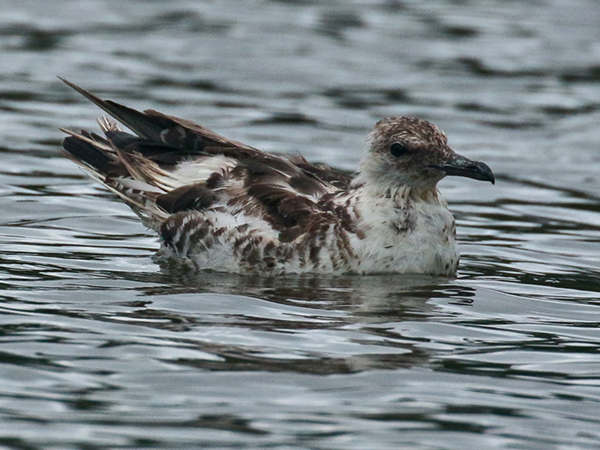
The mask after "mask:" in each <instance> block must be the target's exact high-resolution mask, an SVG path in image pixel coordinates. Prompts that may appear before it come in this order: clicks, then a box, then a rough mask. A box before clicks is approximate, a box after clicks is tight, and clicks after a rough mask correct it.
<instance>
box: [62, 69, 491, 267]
mask: <svg viewBox="0 0 600 450" xmlns="http://www.w3.org/2000/svg"><path fill="white" fill-rule="evenodd" d="M59 78H60V77H59ZM60 79H61V80H62V81H63V82H64V83H66V84H67V85H68V86H70V87H71V88H73V89H75V90H76V91H77V92H79V93H80V94H82V95H83V96H84V97H86V98H87V99H88V100H90V101H91V102H93V103H94V104H96V105H97V106H98V107H100V108H101V109H102V110H104V112H106V113H107V114H108V115H109V116H111V118H109V117H107V116H104V117H102V118H100V119H98V123H99V125H100V128H101V130H102V132H103V135H100V134H97V133H94V132H90V131H86V130H81V131H71V130H67V129H64V128H61V131H63V132H65V133H66V134H67V136H66V138H65V139H64V141H63V149H64V153H65V155H66V156H67V157H69V158H70V159H71V160H73V161H74V162H75V163H76V164H78V165H79V166H81V167H83V168H84V169H85V171H86V172H87V173H88V174H89V175H90V176H91V177H92V178H94V179H95V180H97V181H98V182H100V183H101V184H102V185H104V186H105V187H106V188H107V189H108V190H110V191H112V192H113V193H115V194H116V195H117V196H118V197H120V198H121V199H122V200H123V201H124V202H125V203H126V204H127V205H129V207H131V209H132V210H133V211H134V212H135V213H136V214H137V215H138V216H139V217H140V218H141V220H142V222H143V224H144V225H145V226H147V227H148V228H150V229H152V230H154V231H155V232H156V233H157V234H158V236H159V238H160V242H161V246H160V249H159V250H158V252H157V256H158V258H159V259H164V260H172V261H175V262H177V263H180V264H181V265H182V266H189V267H191V268H192V269H194V270H208V271H219V272H231V273H237V274H253V275H266V276H267V275H283V274H332V275H336V274H347V273H348V274H363V275H366V274H381V273H396V274H424V275H438V276H454V275H455V274H456V271H457V268H458V263H459V253H458V250H457V245H456V223H455V219H454V217H453V215H452V214H451V212H450V211H449V209H448V205H447V203H446V201H445V200H444V199H443V198H442V196H441V194H440V193H439V191H438V186H437V185H438V182H439V181H441V180H442V179H443V178H444V177H445V176H462V177H467V178H471V179H474V180H480V181H488V182H491V183H492V184H494V182H495V179H494V174H493V173H492V170H491V169H490V168H489V167H488V166H487V165H486V164H484V163H483V162H478V161H473V160H470V159H468V158H466V157H464V156H461V155H459V154H458V153H455V152H454V151H453V150H452V149H451V148H450V146H449V145H448V140H447V137H446V135H445V134H444V132H443V131H441V130H440V129H439V128H438V127H437V126H436V125H434V124H432V123H430V122H429V121H426V120H424V119H419V118H414V117H404V116H401V117H391V118H385V119H382V120H380V121H378V122H377V123H376V124H375V126H374V128H373V130H372V131H371V133H370V134H369V136H368V138H367V149H366V151H365V153H364V156H363V157H362V159H361V162H360V164H359V167H358V170H357V171H356V172H355V173H354V174H353V173H349V172H344V171H340V170H336V169H333V168H331V167H329V166H328V165H325V164H321V163H310V162H308V161H307V160H306V159H305V158H304V157H302V156H300V155H299V154H298V155H283V154H272V153H266V152H263V151H261V150H259V149H257V148H254V147H252V146H249V145H246V144H243V143H240V142H237V141H234V140H230V139H227V138H225V137H223V136H221V135H219V134H217V133H215V132H213V131H211V130H210V129H208V128H207V127H205V126H202V125H199V124H196V123H194V122H191V121H189V120H185V119H181V118H178V117H174V116H169V115H166V114H163V113H160V112H158V111H155V110H145V111H143V112H141V111H137V110H135V109H132V108H129V107H127V106H124V105H121V104H119V103H116V102H113V101H111V100H103V99H101V98H99V97H97V96H95V95H93V94H91V93H90V92H88V91H87V90H85V89H83V88H81V87H79V86H77V85H76V84H74V83H72V82H70V81H68V80H65V79H63V78H60ZM119 123H120V124H122V125H120V124H119ZM122 126H124V127H126V128H127V129H129V130H130V131H131V132H132V133H131V132H127V131H124V129H123V128H122Z"/></svg>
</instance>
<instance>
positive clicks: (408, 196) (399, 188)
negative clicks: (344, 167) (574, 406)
mask: <svg viewBox="0 0 600 450" xmlns="http://www.w3.org/2000/svg"><path fill="white" fill-rule="evenodd" d="M361 175H362V174H360V175H358V176H357V177H356V178H355V179H354V181H353V182H352V187H353V188H354V189H355V190H356V191H357V192H360V193H361V194H362V195H365V196H367V197H370V198H374V199H389V200H390V202H391V203H393V204H398V205H401V204H407V203H415V202H424V203H431V204H440V203H442V202H443V200H442V199H441V197H440V196H439V193H438V189H437V185H433V186H413V185H411V184H389V183H386V182H385V181H379V180H366V179H365V177H362V176H361Z"/></svg>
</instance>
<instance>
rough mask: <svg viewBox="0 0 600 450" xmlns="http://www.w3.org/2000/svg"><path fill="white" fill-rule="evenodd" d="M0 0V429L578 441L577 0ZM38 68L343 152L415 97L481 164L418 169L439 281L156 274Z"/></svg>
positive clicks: (596, 366)
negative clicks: (88, 168) (437, 249)
mask: <svg viewBox="0 0 600 450" xmlns="http://www.w3.org/2000/svg"><path fill="white" fill-rule="evenodd" d="M0 9H1V10H2V14H0V50H1V52H0V61H1V64H0V139H1V141H0V153H1V158H2V165H1V166H0V189H1V191H0V193H1V196H0V202H1V203H0V208H1V211H2V215H1V218H0V243H1V252H0V308H1V312H0V314H1V315H0V337H1V346H0V380H1V384H0V447H1V448H3V449H4V448H6V449H27V450H29V449H114V448H132V449H133V448H135V449H145V448H165V449H196V448H203V447H205V448H248V449H262V448H265V449H266V448H269V449H292V448H293V449H419V450H421V449H423V450H429V449H544V450H546V449H575V448H577V449H598V448H600V333H599V328H598V326H599V323H600V295H599V291H600V277H599V270H600V197H599V196H598V194H597V192H598V190H599V189H600V153H599V151H598V144H599V143H600V127H599V126H598V124H599V123H600V63H599V61H600V19H599V17H600V3H598V2H596V1H594V0H587V1H586V0H571V1H569V2H565V1H562V0H540V1H535V2H517V1H505V0H496V1H493V0H485V1H475V0H465V1H446V2H444V1H441V0H436V1H428V2H417V1H409V0H407V1H400V0H398V1H395V0H388V1H384V0H380V1H377V0H372V1H368V0H365V1H359V0H354V1H352V2H350V1H344V2H342V1H333V0H329V1H312V0H279V1H274V0H273V1H266V0H265V1H254V0H252V1H245V2H238V1H234V0H231V1H230V0H222V1H221V0H220V1H218V2H217V1H214V2H209V1H206V2H196V1H188V2H185V1H181V2H157V1H150V0H146V1H142V0H135V1H127V2H111V1H108V0H104V1H101V0H97V1H91V0H90V1H79V0H78V1H68V0H53V1H52V2H46V1H44V2H42V1H41V0H38V1H34V0H21V1H14V0H5V1H4V2H3V4H2V6H1V7H0ZM57 75H60V76H63V77H65V78H68V79H70V80H72V81H74V82H76V83H78V84H81V85H82V86H84V87H86V88H88V89H90V90H92V91H93V92H95V93H98V94H99V95H102V96H103V97H108V98H112V99H114V100H117V101H119V102H123V103H126V104H129V105H131V106H133V107H137V108H140V109H145V108H153V109H158V110H161V111H164V112H166V113H169V114H173V115H178V116H183V117H187V118H189V119H192V120H195V121H198V122H202V123H203V124H205V125H207V126H209V127H211V128H213V129H215V130H216V131H218V132H220V133H222V134H225V135H226V136H228V137H231V138H233V139H237V140H241V141H244V142H247V143H249V144H252V145H254V146H256V147H259V148H262V149H264V150H268V151H274V152H301V153H302V154H303V155H305V156H306V157H307V158H308V159H311V160H319V161H323V162H326V163H328V164H330V165H333V166H336V167H341V168H344V169H349V170H353V169H355V168H356V167H357V164H358V161H359V158H360V155H361V151H362V143H363V142H364V138H365V135H366V133H367V132H368V130H369V128H370V127H371V126H372V124H373V123H374V122H375V121H376V120H378V119H379V118H381V117H384V116H391V115H416V116H420V117H423V118H427V119H429V120H432V121H433V122H435V123H436V124H438V125H439V126H440V127H441V128H442V129H444V130H445V131H446V132H447V134H448V135H449V139H450V143H451V145H452V146H453V148H454V149H455V150H457V151H459V152H460V153H462V154H464V155H466V156H469V157H471V158H474V159H479V160H484V161H486V162H487V163H488V164H489V165H490V166H491V167H492V168H493V169H494V171H495V173H496V174H497V178H498V181H497V183H496V185H495V186H491V185H489V184H488V185H483V184H482V183H476V182H474V181H472V180H467V179H448V180H444V181H443V182H442V183H441V184H440V188H441V190H442V192H443V194H444V196H445V197H446V198H447V199H448V201H449V203H450V204H451V209H452V211H453V212H454V214H455V216H456V217H457V220H458V225H459V240H460V244H461V252H462V255H463V257H462V262H461V266H460V270H459V273H458V276H457V277H456V278H454V279H447V278H431V277H415V276H397V275H388V276H365V277H359V276H348V277H301V278H300V277H280V278H276V279H271V278H247V277H240V276H232V275H227V274H214V273H199V274H194V273H180V272H178V271H177V270H174V269H172V268H169V267H160V266H159V265H158V264H156V263H155V262H154V261H153V255H154V253H155V251H156V249H157V248H158V244H157V240H156V238H155V236H154V235H153V234H152V233H150V232H148V231H147V230H146V229H145V228H144V227H143V226H142V225H141V224H140V223H139V222H138V220H137V218H136V217H135V215H134V214H133V213H132V212H131V211H130V210H129V209H128V208H127V207H125V206H124V205H122V204H121V203H120V202H119V201H118V200H117V199H116V198H115V197H114V196H113V195H111V194H109V193H107V192H105V191H104V190H102V189H101V188H99V187H98V186H97V185H96V184H94V182H93V181H91V180H89V179H88V178H86V177H85V176H84V175H83V174H82V173H81V172H80V171H79V170H78V169H77V168H76V167H75V166H74V164H72V163H71V162H69V161H68V160H67V159H66V158H64V157H63V156H61V154H60V153H59V148H60V141H61V132H60V131H59V130H58V129H57V128H58V127H70V128H78V127H87V128H91V127H95V123H94V120H95V118H96V117H97V116H99V115H100V112H99V111H98V110H97V109H96V108H95V107H94V106H93V105H91V104H89V103H88V102H86V101H85V100H84V99H82V98H80V97H79V96H78V95H77V94H76V93H75V92H73V91H71V90H69V89H68V88H67V87H66V86H65V85H63V84H62V83H60V81H58V79H57V78H56V76H57Z"/></svg>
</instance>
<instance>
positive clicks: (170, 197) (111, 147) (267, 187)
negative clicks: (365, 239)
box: [63, 80, 351, 236]
mask: <svg viewBox="0 0 600 450" xmlns="http://www.w3.org/2000/svg"><path fill="white" fill-rule="evenodd" d="M63 81H64V82H65V83H66V84H68V85H69V86H71V87H72V88H73V89H75V90H76V91H78V92H79V93H81V94H82V95H83V96H85V97H86V98H87V99H89V100H90V101H92V102H93V103H95V104H96V105H98V106H99V107H100V108H102V109H103V110H104V111H106V112H107V113H108V114H110V115H111V116H112V117H114V118H115V119H117V120H118V121H119V122H120V123H122V124H123V125H125V126H126V127H127V128H129V129H130V130H132V131H133V132H134V133H135V134H130V133H126V132H124V131H122V129H121V128H120V127H119V126H118V125H117V124H116V123H115V122H113V121H112V120H110V119H106V118H105V119H101V120H100V121H99V122H100V126H101V128H102V129H103V131H104V136H100V135H98V134H95V133H90V132H87V131H81V132H73V131H67V130H63V131H65V132H66V133H67V134H69V136H68V137H67V138H65V140H64V143H63V147H64V149H65V150H66V152H67V155H68V156H69V157H70V158H71V159H72V160H73V161H75V162H76V163H77V164H79V165H81V166H83V167H84V168H86V169H87V170H88V172H89V173H90V174H91V175H92V176H93V177H94V178H95V179H97V180H98V181H100V182H101V183H102V184H104V185H105V186H106V187H108V188H109V189H110V190H111V191H113V192H115V193H116V194H117V195H119V196H120V197H121V198H122V199H123V200H124V201H125V202H126V203H127V204H128V205H129V206H131V207H132V209H133V210H134V211H135V212H136V213H138V214H139V215H140V216H141V217H142V218H143V219H145V222H146V224H147V225H148V226H150V227H151V228H154V229H159V228H160V225H161V223H162V222H164V221H165V220H166V219H167V218H168V217H170V216H171V215H173V214H177V213H180V212H183V211H203V210H219V211H224V212H226V213H230V214H240V213H243V214H247V215H254V216H256V215H259V216H260V217H261V218H264V219H265V220H266V221H267V222H268V223H270V224H271V225H272V226H273V228H274V229H275V230H277V231H279V232H281V233H283V235H285V233H288V234H289V235H290V236H292V235H296V234H297V233H296V231H290V230H299V229H300V228H305V226H307V224H308V223H313V222H314V221H315V215H319V216H322V215H323V214H327V215H332V214H333V215H335V212H333V211H332V210H331V208H332V206H331V197H332V196H333V195H335V194H336V193H340V192H343V191H344V190H346V189H347V188H348V187H349V184H350V181H351V177H350V175H349V174H345V173H342V172H339V171H336V170H333V169H331V168H329V167H328V166H325V165H321V164H311V163H309V162H307V161H306V160H305V159H304V158H302V157H300V156H288V157H286V156H277V155H272V154H268V153H265V152H262V151H260V150H258V149H255V148H253V147H250V146H247V145H244V144H242V143H240V142H236V141H232V140H229V139H226V138H224V137H222V136H220V135H218V134H217V133H214V132H213V131H211V130H209V129H208V128H206V127H204V126H202V125H198V124H195V123H193V122H190V121H188V120H184V119H180V118H177V117H172V116H167V115H165V114H162V113H159V112H157V111H152V110H147V111H144V112H140V111H136V110H134V109H131V108H129V107H126V106H123V105H120V104H118V103H115V102H112V101H110V100H102V99H100V98H98V97H96V96H95V95H93V94H91V93H89V92H88V91H86V90H84V89H82V88H80V87H79V86H77V85H75V84H73V83H71V82H69V81H67V80H63ZM327 205H329V206H327ZM290 233H291V234H290Z"/></svg>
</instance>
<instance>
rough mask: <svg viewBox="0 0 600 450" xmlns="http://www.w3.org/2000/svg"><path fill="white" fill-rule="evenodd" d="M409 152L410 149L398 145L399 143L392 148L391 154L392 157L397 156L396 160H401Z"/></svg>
mask: <svg viewBox="0 0 600 450" xmlns="http://www.w3.org/2000/svg"><path fill="white" fill-rule="evenodd" d="M407 151H408V148H407V147H406V145H402V144H398V143H397V142H396V143H395V144H392V145H391V146H390V153H391V154H392V156H395V157H396V158H400V157H401V156H402V155H404V154H405V153H406V152H407Z"/></svg>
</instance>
